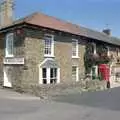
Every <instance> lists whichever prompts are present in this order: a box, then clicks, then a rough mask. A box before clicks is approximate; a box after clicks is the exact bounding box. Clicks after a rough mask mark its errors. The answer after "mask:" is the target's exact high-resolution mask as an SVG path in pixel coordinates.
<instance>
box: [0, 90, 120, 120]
mask: <svg viewBox="0 0 120 120" xmlns="http://www.w3.org/2000/svg"><path fill="white" fill-rule="evenodd" d="M0 120H120V88H114V89H111V90H107V91H104V92H89V93H83V94H81V95H80V94H79V93H76V94H69V95H66V96H59V97H56V98H54V99H53V100H49V101H48V100H45V101H43V100H40V99H39V98H36V97H33V96H29V95H21V94H18V93H15V92H10V91H8V90H1V89H0Z"/></svg>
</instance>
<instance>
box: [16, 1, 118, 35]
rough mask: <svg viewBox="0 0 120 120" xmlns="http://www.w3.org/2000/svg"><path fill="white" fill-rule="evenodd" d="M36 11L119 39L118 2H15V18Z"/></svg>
mask: <svg viewBox="0 0 120 120" xmlns="http://www.w3.org/2000/svg"><path fill="white" fill-rule="evenodd" d="M36 11H38V12H43V13H46V14H48V15H51V16H55V17H58V18H60V19H63V20H67V21H70V22H72V23H76V24H79V25H82V26H84V27H88V28H91V29H95V30H98V31H102V29H103V28H106V26H108V27H109V28H111V30H112V35H113V36H117V37H120V0H15V16H16V18H20V17H24V16H26V15H29V14H31V13H33V12H36Z"/></svg>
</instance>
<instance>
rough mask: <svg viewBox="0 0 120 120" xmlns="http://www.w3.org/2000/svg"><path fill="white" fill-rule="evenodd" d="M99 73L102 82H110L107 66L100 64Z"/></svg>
mask: <svg viewBox="0 0 120 120" xmlns="http://www.w3.org/2000/svg"><path fill="white" fill-rule="evenodd" d="M99 72H100V74H101V76H102V78H103V80H106V81H109V80H110V68H109V66H108V65H107V64H100V65H99Z"/></svg>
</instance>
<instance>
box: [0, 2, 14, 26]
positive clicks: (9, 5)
mask: <svg viewBox="0 0 120 120" xmlns="http://www.w3.org/2000/svg"><path fill="white" fill-rule="evenodd" d="M12 22H13V0H2V1H1V2H0V27H4V26H7V25H9V24H12Z"/></svg>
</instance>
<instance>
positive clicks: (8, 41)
mask: <svg viewBox="0 0 120 120" xmlns="http://www.w3.org/2000/svg"><path fill="white" fill-rule="evenodd" d="M6 50H7V55H13V34H8V35H7V39H6Z"/></svg>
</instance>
